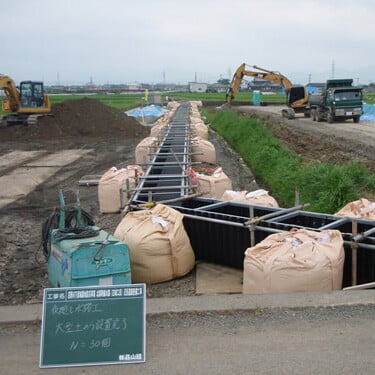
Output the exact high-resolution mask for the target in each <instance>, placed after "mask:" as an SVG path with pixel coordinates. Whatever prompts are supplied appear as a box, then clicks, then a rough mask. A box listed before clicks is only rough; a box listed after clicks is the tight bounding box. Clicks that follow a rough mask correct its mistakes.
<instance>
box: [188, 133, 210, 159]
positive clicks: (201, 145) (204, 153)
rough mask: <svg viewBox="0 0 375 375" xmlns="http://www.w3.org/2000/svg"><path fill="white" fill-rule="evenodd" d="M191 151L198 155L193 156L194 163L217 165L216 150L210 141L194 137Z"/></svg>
mask: <svg viewBox="0 0 375 375" xmlns="http://www.w3.org/2000/svg"><path fill="white" fill-rule="evenodd" d="M191 151H192V152H193V153H197V154H196V155H194V154H193V155H192V161H194V162H199V163H210V164H216V149H215V146H214V145H213V144H212V143H211V142H210V141H207V140H206V139H202V138H200V137H194V138H193V139H192V140H191Z"/></svg>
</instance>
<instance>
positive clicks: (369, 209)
mask: <svg viewBox="0 0 375 375" xmlns="http://www.w3.org/2000/svg"><path fill="white" fill-rule="evenodd" d="M336 215H337V216H344V217H352V218H357V219H365V220H375V202H370V201H369V200H368V199H366V198H361V199H359V200H357V201H354V202H350V203H348V204H347V205H346V206H344V207H343V208H342V209H341V210H340V211H339V212H337V213H336Z"/></svg>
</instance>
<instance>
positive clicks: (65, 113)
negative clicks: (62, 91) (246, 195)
mask: <svg viewBox="0 0 375 375" xmlns="http://www.w3.org/2000/svg"><path fill="white" fill-rule="evenodd" d="M0 134H1V139H2V140H3V141H20V140H45V141H52V142H53V141H56V142H64V141H70V140H71V139H72V138H77V137H79V138H80V139H86V138H88V139H108V138H118V137H125V138H133V137H142V136H147V135H148V134H149V129H147V128H146V127H144V126H143V125H141V124H140V123H139V122H138V121H137V120H135V119H134V118H133V117H129V116H127V115H126V114H125V113H123V112H122V111H120V110H118V109H115V108H111V107H109V106H106V105H105V104H103V103H101V102H100V101H99V100H97V99H91V98H82V99H79V100H68V101H65V102H62V103H59V104H55V105H54V106H53V107H52V112H51V114H50V115H48V116H44V117H40V118H39V119H38V123H37V124H35V125H30V126H23V125H15V126H10V127H6V128H1V129H0Z"/></svg>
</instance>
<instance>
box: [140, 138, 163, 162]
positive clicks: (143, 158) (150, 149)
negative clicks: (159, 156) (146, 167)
mask: <svg viewBox="0 0 375 375" xmlns="http://www.w3.org/2000/svg"><path fill="white" fill-rule="evenodd" d="M158 147H159V142H158V139H157V138H156V137H146V138H143V139H142V141H140V142H139V143H138V144H137V146H136V148H135V162H136V163H137V164H147V163H149V162H150V161H151V158H152V156H150V154H154V153H156V151H157V149H158Z"/></svg>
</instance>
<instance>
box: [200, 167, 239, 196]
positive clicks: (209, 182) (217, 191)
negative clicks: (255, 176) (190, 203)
mask: <svg viewBox="0 0 375 375" xmlns="http://www.w3.org/2000/svg"><path fill="white" fill-rule="evenodd" d="M197 175H198V192H200V193H201V194H202V197H209V198H217V199H220V197H222V195H223V194H224V191H225V190H231V189H232V180H231V179H230V178H229V177H228V176H227V175H226V174H225V173H224V172H223V170H222V168H221V167H217V168H216V170H215V171H214V172H213V173H212V174H207V173H199V172H198V174H197Z"/></svg>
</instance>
